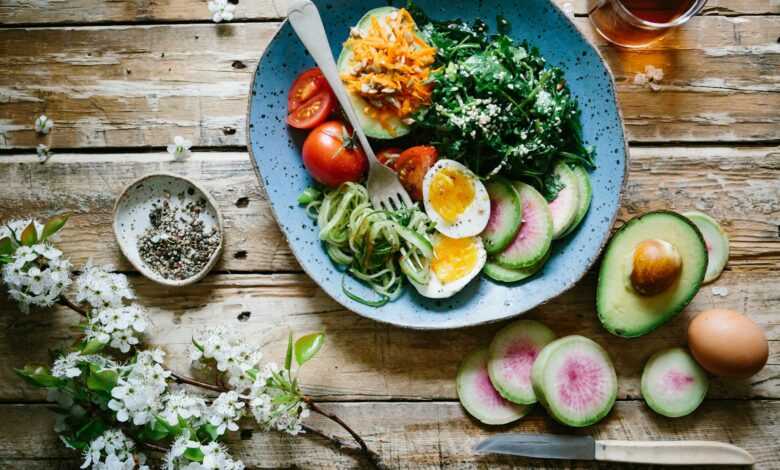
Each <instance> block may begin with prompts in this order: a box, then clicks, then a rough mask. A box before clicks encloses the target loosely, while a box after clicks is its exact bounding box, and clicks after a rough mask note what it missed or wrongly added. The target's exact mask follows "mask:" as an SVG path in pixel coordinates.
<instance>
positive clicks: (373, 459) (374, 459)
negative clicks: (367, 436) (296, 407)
mask: <svg viewBox="0 0 780 470" xmlns="http://www.w3.org/2000/svg"><path fill="white" fill-rule="evenodd" d="M303 400H304V401H305V402H306V404H307V405H308V406H309V409H311V410H312V411H313V412H315V413H317V414H319V415H322V416H324V417H326V418H328V419H329V420H331V421H333V422H334V423H336V424H338V425H339V426H341V427H342V428H344V430H345V431H347V432H348V433H349V435H350V436H352V439H354V440H355V442H357V443H358V445H359V446H360V450H361V452H362V453H363V454H364V455H365V456H366V458H367V459H368V461H369V462H370V463H371V465H372V466H373V467H374V468H377V469H379V468H382V467H381V466H380V465H379V455H378V454H377V453H376V452H374V451H373V450H371V449H369V448H368V445H366V441H364V440H363V438H362V437H360V435H359V434H358V433H356V432H355V431H354V430H353V429H352V428H351V427H350V426H349V425H348V424H347V423H345V422H344V420H342V419H341V418H339V417H338V416H336V415H335V414H333V413H329V412H327V411H325V410H323V409H322V408H320V407H319V405H317V404H316V403H315V402H314V401H313V400H312V399H311V398H310V397H305V398H304V399H303ZM320 435H322V434H320ZM324 437H327V438H328V439H330V437H329V436H324ZM331 440H333V439H331ZM339 441H340V440H339ZM339 441H334V442H337V443H338V442H339Z"/></svg>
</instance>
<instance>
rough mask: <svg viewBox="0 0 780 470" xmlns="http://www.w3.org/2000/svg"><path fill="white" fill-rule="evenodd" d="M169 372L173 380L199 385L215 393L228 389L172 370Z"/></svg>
mask: <svg viewBox="0 0 780 470" xmlns="http://www.w3.org/2000/svg"><path fill="white" fill-rule="evenodd" d="M168 370H170V369H168ZM170 372H171V377H173V380H175V381H176V382H178V383H180V384H187V385H192V386H194V387H200V388H203V389H206V390H211V391H212V392H217V393H223V392H227V391H228V390H227V389H226V388H223V387H220V386H219V385H212V384H210V383H206V382H201V381H200V380H197V379H193V378H192V377H187V376H186V375H180V374H177V373H176V372H174V371H172V370H170Z"/></svg>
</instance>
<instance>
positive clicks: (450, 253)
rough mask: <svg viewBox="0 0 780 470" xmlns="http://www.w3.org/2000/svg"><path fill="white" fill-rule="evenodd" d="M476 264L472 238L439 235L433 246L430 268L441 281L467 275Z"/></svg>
mask: <svg viewBox="0 0 780 470" xmlns="http://www.w3.org/2000/svg"><path fill="white" fill-rule="evenodd" d="M476 264H477V244H476V243H475V242H474V239H473V238H450V237H445V236H443V235H442V236H440V237H439V241H438V242H437V243H436V246H434V248H433V261H431V269H432V270H433V273H434V274H435V275H436V277H437V278H439V280H440V281H441V282H442V283H443V284H447V283H448V282H453V281H457V280H458V279H460V278H462V277H463V276H466V275H468V274H469V273H470V272H471V271H472V270H473V269H474V266H475V265H476Z"/></svg>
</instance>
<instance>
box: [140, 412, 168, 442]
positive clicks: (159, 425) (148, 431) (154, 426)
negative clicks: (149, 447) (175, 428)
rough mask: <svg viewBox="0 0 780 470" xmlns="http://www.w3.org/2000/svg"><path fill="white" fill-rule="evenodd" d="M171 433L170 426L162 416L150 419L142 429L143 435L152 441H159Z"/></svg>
mask: <svg viewBox="0 0 780 470" xmlns="http://www.w3.org/2000/svg"><path fill="white" fill-rule="evenodd" d="M170 433H171V426H169V425H168V423H166V422H165V421H164V420H163V419H162V418H159V417H157V418H155V419H154V420H153V421H150V422H149V423H148V424H147V425H146V428H145V429H144V435H145V436H147V437H148V438H149V439H151V440H153V441H161V440H163V439H165V438H166V437H168V435H169V434H170Z"/></svg>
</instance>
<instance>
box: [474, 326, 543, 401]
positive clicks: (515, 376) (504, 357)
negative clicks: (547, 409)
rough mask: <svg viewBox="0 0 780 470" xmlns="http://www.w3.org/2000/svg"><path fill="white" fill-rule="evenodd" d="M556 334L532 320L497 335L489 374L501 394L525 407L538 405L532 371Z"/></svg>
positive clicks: (493, 344) (489, 364)
mask: <svg viewBox="0 0 780 470" xmlns="http://www.w3.org/2000/svg"><path fill="white" fill-rule="evenodd" d="M554 339H555V333H553V332H552V330H551V329H549V328H547V327H546V326H545V325H543V324H541V323H539V322H538V321H533V320H518V321H516V322H514V323H511V324H509V325H507V326H506V327H504V328H503V329H502V330H501V331H499V332H498V333H496V336H495V337H494V338H493V342H492V343H490V357H489V359H488V374H489V375H490V381H491V382H492V383H493V386H494V387H495V388H496V390H498V393H500V394H501V396H502V397H504V398H506V399H507V400H509V401H511V402H514V403H519V404H522V405H530V404H532V403H536V395H535V394H534V390H533V386H532V385H531V368H532V367H533V364H534V361H535V360H536V357H537V356H538V355H539V352H540V351H541V350H542V349H543V348H544V347H545V346H546V345H547V344H548V343H550V342H551V341H552V340H554Z"/></svg>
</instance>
